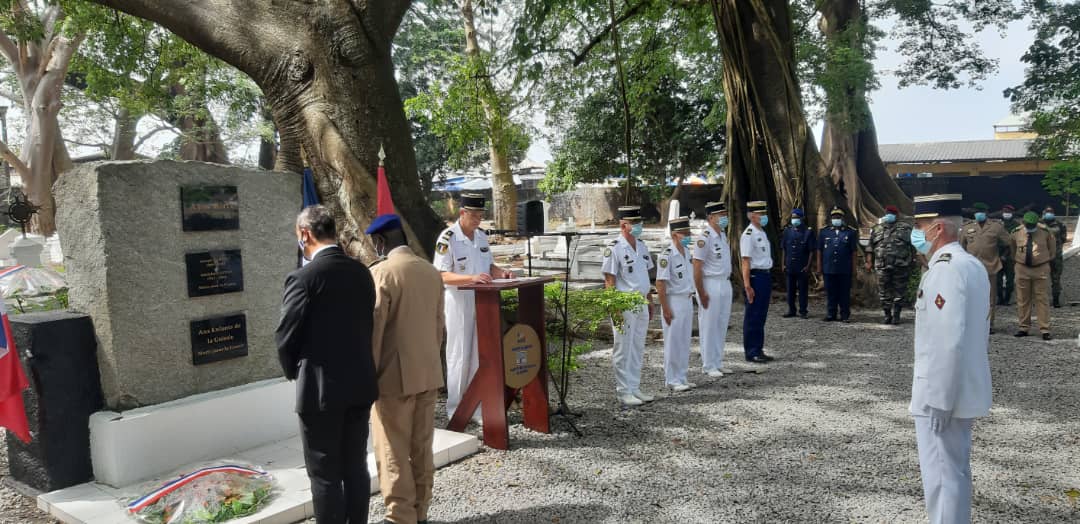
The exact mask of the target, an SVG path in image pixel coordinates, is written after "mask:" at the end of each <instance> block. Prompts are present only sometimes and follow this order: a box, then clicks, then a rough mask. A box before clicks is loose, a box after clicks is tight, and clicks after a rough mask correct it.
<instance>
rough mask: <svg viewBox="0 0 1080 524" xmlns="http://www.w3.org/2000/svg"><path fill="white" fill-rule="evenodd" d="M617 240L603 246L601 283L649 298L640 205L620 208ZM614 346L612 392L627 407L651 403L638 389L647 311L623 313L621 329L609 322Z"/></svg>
mask: <svg viewBox="0 0 1080 524" xmlns="http://www.w3.org/2000/svg"><path fill="white" fill-rule="evenodd" d="M619 229H620V234H619V238H618V240H616V241H614V242H612V243H611V245H609V246H608V247H607V248H605V249H604V264H603V266H602V267H601V268H600V270H601V271H603V273H604V286H605V287H608V288H615V289H618V290H619V291H626V292H631V291H633V292H637V293H641V296H643V297H646V298H649V295H651V284H650V283H649V271H650V270H651V269H652V268H653V262H652V257H650V256H649V248H648V247H647V246H646V245H645V242H644V241H643V240H641V239H640V238H638V237H640V236H641V230H642V223H641V208H640V207H638V206H624V207H620V208H619ZM612 329H613V331H614V336H615V348H614V351H613V352H612V367H614V368H615V392H616V394H617V395H618V397H619V401H620V402H622V403H623V404H624V405H627V406H640V405H641V404H643V403H645V402H652V401H653V400H654V397H653V396H652V395H649V394H647V393H644V392H642V391H641V361H642V358H644V356H645V334H646V333H647V331H648V329H649V310H648V308H646V307H642V308H640V309H637V310H633V311H626V312H624V313H623V326H622V332H619V330H618V329H616V328H615V326H614V325H612Z"/></svg>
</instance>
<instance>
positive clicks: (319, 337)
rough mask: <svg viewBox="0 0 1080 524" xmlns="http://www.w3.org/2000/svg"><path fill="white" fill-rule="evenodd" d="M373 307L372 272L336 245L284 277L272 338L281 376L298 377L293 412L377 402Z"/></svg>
mask: <svg viewBox="0 0 1080 524" xmlns="http://www.w3.org/2000/svg"><path fill="white" fill-rule="evenodd" d="M374 312H375V284H374V282H373V281H372V280H371V273H370V272H369V271H368V269H367V268H366V267H364V265H363V264H361V263H360V262H357V261H356V260H353V259H351V258H349V257H348V256H347V255H346V254H345V253H344V252H343V251H342V250H341V249H340V248H338V247H336V246H335V247H330V248H327V249H324V250H322V251H320V252H319V253H318V254H317V255H315V258H314V259H313V260H312V261H311V262H310V263H309V264H308V265H306V266H304V267H302V268H300V269H297V270H295V271H293V272H292V273H289V276H287V277H286V278H285V296H284V298H283V299H282V304H281V323H280V324H278V328H277V333H276V338H277V346H278V358H279V359H280V360H281V368H282V370H283V371H284V372H285V378H288V379H289V380H296V412H297V413H314V412H326V411H342V410H345V409H347V408H351V407H370V406H371V404H372V403H373V402H375V400H376V398H378V395H379V389H378V382H377V378H376V376H375V363H374V360H373V359H372V356H371V334H372V333H371V332H372V322H373V315H374Z"/></svg>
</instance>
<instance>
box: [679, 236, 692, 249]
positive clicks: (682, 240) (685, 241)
mask: <svg viewBox="0 0 1080 524" xmlns="http://www.w3.org/2000/svg"><path fill="white" fill-rule="evenodd" d="M690 242H691V240H690V237H682V238H680V239H679V243H680V244H682V245H683V247H690Z"/></svg>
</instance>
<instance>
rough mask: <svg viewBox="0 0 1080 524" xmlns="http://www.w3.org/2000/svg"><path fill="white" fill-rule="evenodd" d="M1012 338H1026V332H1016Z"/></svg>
mask: <svg viewBox="0 0 1080 524" xmlns="http://www.w3.org/2000/svg"><path fill="white" fill-rule="evenodd" d="M1013 336H1014V337H1026V336H1027V331H1017V332H1016V334H1014V335H1013Z"/></svg>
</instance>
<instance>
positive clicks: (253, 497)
mask: <svg viewBox="0 0 1080 524" xmlns="http://www.w3.org/2000/svg"><path fill="white" fill-rule="evenodd" d="M273 489H274V478H273V477H272V476H271V475H270V474H269V473H267V472H265V471H263V470H261V469H257V468H254V467H249V466H241V465H235V464H227V465H219V466H211V467H205V468H202V469H199V470H197V471H193V472H191V473H188V474H186V475H181V476H180V477H179V478H177V479H175V480H172V481H170V482H167V483H165V484H163V485H161V486H158V487H156V488H154V489H153V490H151V491H149V492H147V493H146V494H144V495H142V496H140V497H138V498H136V499H133V500H131V501H130V502H129V503H128V505H127V510H128V514H129V515H131V516H132V517H134V518H135V519H137V520H139V521H141V522H145V523H147V524H208V523H212V522H225V521H227V520H230V519H235V518H239V517H244V516H247V515H251V514H254V513H256V512H258V511H259V510H260V509H262V508H263V507H264V506H265V505H266V503H267V501H269V499H270V496H271V495H272V493H273Z"/></svg>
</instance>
